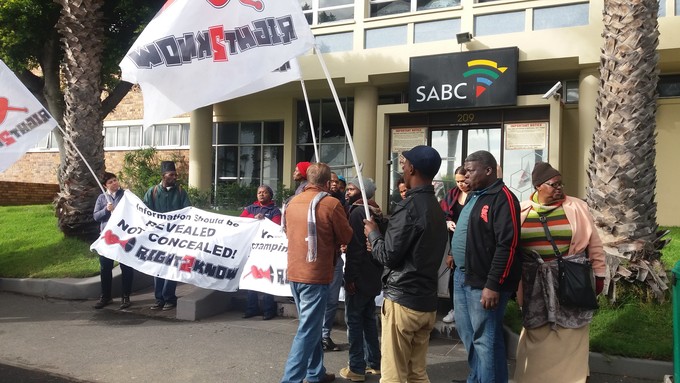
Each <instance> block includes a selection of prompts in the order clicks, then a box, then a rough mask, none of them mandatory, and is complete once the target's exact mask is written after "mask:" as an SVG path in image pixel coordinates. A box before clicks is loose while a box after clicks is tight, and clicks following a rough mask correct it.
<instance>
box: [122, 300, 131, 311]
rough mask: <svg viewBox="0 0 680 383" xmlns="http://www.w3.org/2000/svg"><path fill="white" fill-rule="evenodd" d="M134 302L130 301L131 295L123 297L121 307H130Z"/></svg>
mask: <svg viewBox="0 0 680 383" xmlns="http://www.w3.org/2000/svg"><path fill="white" fill-rule="evenodd" d="M131 305H132V303H130V297H123V299H121V301H120V309H121V310H125V309H126V308H128V307H130V306H131Z"/></svg>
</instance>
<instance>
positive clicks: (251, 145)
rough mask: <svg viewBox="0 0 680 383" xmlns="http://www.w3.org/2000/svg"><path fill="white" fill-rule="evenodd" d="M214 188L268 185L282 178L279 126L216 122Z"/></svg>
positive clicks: (275, 185) (280, 126) (266, 122)
mask: <svg viewBox="0 0 680 383" xmlns="http://www.w3.org/2000/svg"><path fill="white" fill-rule="evenodd" d="M213 148H214V151H213V157H214V161H215V162H214V174H215V185H218V184H219V183H235V182H237V183H240V184H242V185H251V186H258V185H260V184H263V183H264V184H268V185H270V186H271V187H272V189H274V192H276V188H277V185H278V183H279V182H280V181H281V176H282V174H283V162H282V160H283V122H282V121H249V122H218V123H217V124H215V126H214V130H213Z"/></svg>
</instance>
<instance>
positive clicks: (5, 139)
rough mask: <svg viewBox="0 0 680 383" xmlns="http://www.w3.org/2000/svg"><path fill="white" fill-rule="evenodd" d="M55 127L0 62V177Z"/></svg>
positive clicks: (19, 82) (55, 124)
mask: <svg viewBox="0 0 680 383" xmlns="http://www.w3.org/2000/svg"><path fill="white" fill-rule="evenodd" d="M56 126H57V121H55V120H54V119H53V118H52V116H51V115H50V114H49V112H48V111H47V109H45V108H44V107H43V106H42V104H41V103H40V102H39V101H38V100H36V98H35V97H33V94H31V92H30V91H29V90H28V89H26V87H25V86H24V84H22V83H21V81H19V79H18V78H17V76H15V75H14V73H13V72H12V71H11V70H10V69H9V68H8V67H7V65H5V63H4V62H2V60H0V173H1V172H3V171H5V169H7V168H9V167H10V166H11V165H12V164H13V163H14V162H16V161H17V160H18V159H19V158H21V156H23V155H24V153H26V152H27V151H28V150H29V149H31V148H32V147H34V146H35V144H37V143H38V142H39V141H40V140H42V139H43V138H44V137H45V136H46V135H47V134H49V133H50V132H51V131H52V129H54V128H55V127H56Z"/></svg>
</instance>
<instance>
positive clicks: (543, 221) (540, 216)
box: [536, 212, 562, 258]
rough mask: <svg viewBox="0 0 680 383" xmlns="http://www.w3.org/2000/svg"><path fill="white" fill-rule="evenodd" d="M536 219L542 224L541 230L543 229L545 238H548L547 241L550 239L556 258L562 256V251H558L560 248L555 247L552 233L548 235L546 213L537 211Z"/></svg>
mask: <svg viewBox="0 0 680 383" xmlns="http://www.w3.org/2000/svg"><path fill="white" fill-rule="evenodd" d="M536 213H538V212H536ZM538 220H539V221H541V224H542V225H543V231H545V236H546V238H548V241H550V244H551V245H552V247H553V251H554V252H555V255H556V256H557V258H562V253H561V252H560V249H558V248H557V245H556V244H555V240H554V239H553V237H552V235H550V229H548V219H547V218H546V215H545V214H541V213H538Z"/></svg>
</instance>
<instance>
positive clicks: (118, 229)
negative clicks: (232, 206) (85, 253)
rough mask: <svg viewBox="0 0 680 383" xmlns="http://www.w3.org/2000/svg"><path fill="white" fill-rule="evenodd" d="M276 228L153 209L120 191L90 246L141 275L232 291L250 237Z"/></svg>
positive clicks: (185, 211)
mask: <svg viewBox="0 0 680 383" xmlns="http://www.w3.org/2000/svg"><path fill="white" fill-rule="evenodd" d="M280 231H281V229H280V227H279V226H278V225H276V224H275V223H273V222H271V221H268V220H257V219H253V218H241V217H231V216H225V215H221V214H216V213H210V212H206V211H203V210H200V209H197V208H193V207H187V208H184V209H181V210H176V211H172V212H167V213H157V212H154V211H152V210H150V209H149V208H147V207H146V205H144V203H143V202H142V201H141V200H140V199H139V198H138V197H137V196H135V195H134V194H132V193H131V192H130V191H125V195H124V196H123V199H122V200H121V201H120V202H119V203H118V205H117V206H116V208H115V209H114V210H113V212H112V213H111V218H109V222H108V223H107V225H106V227H105V228H104V230H103V231H102V233H101V236H100V237H99V239H97V240H96V241H95V242H94V243H93V244H92V246H91V247H90V249H91V250H95V251H96V252H97V253H99V254H100V255H102V256H104V257H107V258H111V259H113V260H116V261H118V262H120V263H123V264H126V265H128V266H130V267H132V268H134V269H136V270H139V271H141V272H143V273H145V274H149V275H152V276H158V277H161V278H165V279H170V280H174V281H178V282H185V283H190V284H193V285H196V286H199V287H203V288H207V289H213V290H221V291H236V290H237V289H238V282H239V278H240V276H241V272H242V271H243V265H244V264H245V262H246V260H247V259H248V255H249V253H250V248H251V244H252V241H253V240H254V239H255V238H258V237H261V238H264V237H267V236H271V235H272V233H277V232H278V233H280Z"/></svg>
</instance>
